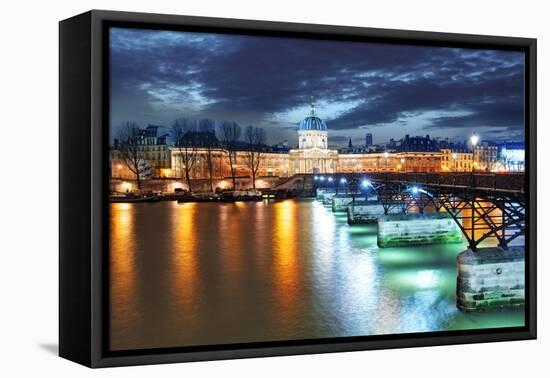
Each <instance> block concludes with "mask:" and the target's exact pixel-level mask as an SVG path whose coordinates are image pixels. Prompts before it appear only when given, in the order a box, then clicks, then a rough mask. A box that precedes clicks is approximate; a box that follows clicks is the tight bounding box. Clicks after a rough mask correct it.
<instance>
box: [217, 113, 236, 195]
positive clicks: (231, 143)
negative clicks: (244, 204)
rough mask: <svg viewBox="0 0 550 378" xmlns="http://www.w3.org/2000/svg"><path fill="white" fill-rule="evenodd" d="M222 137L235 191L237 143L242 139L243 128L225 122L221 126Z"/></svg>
mask: <svg viewBox="0 0 550 378" xmlns="http://www.w3.org/2000/svg"><path fill="white" fill-rule="evenodd" d="M220 134H221V135H220V137H221V141H222V145H223V147H224V148H225V149H226V150H227V157H228V158H229V167H230V169H231V179H232V181H233V190H235V189H236V187H237V186H236V183H235V173H236V165H237V142H238V141H239V139H240V137H241V126H239V124H238V123H236V122H229V121H223V122H222V124H221V125H220Z"/></svg>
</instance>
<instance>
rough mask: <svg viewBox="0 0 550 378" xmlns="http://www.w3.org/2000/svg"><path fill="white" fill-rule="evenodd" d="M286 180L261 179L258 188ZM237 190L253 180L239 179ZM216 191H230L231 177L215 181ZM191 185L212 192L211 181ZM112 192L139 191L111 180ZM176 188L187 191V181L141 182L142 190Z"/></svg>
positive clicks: (130, 183)
mask: <svg viewBox="0 0 550 378" xmlns="http://www.w3.org/2000/svg"><path fill="white" fill-rule="evenodd" d="M285 180H286V178H279V177H271V176H267V177H260V178H258V179H256V188H258V189H263V188H272V187H275V186H277V185H278V184H279V183H281V182H284V181H285ZM235 181H236V186H237V187H236V189H237V190H246V189H250V188H252V180H251V179H250V178H249V177H237V178H236V179H235ZM213 184H214V190H216V189H217V188H219V189H230V188H231V187H232V185H233V182H232V179H231V177H229V178H225V179H223V180H220V179H216V180H213ZM191 185H192V188H193V191H194V192H209V191H210V180H202V179H201V180H191ZM109 186H110V190H111V192H120V193H124V192H127V191H130V192H131V191H135V190H137V185H136V182H135V181H132V180H119V179H111V181H110V185H109ZM176 188H182V189H185V190H187V184H186V182H185V180H182V179H169V178H166V179H149V180H143V181H142V182H141V190H150V191H155V192H157V191H158V192H168V193H173V192H174V190H175V189H176Z"/></svg>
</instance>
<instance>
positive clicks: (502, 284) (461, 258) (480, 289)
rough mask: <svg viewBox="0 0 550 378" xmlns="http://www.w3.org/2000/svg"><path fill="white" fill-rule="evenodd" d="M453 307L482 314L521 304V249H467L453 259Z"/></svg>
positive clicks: (522, 263) (522, 267)
mask: <svg viewBox="0 0 550 378" xmlns="http://www.w3.org/2000/svg"><path fill="white" fill-rule="evenodd" d="M457 270H458V274H457V290H456V294H457V303H456V304H457V307H458V308H459V309H460V310H462V311H467V312H472V311H486V310H492V309H502V308H510V307H523V306H524V305H525V247H520V246H517V247H509V248H508V250H504V249H502V248H498V247H493V248H480V249H479V250H477V251H476V252H473V251H472V250H470V249H468V250H466V251H464V252H461V253H460V254H459V255H458V256H457Z"/></svg>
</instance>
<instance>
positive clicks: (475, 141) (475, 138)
mask: <svg viewBox="0 0 550 378" xmlns="http://www.w3.org/2000/svg"><path fill="white" fill-rule="evenodd" d="M478 142H479V137H478V136H477V135H476V134H473V135H472V136H471V137H470V143H471V144H472V193H471V196H472V206H471V211H472V219H471V222H472V233H471V245H470V248H471V249H472V251H475V249H476V246H475V242H474V240H475V227H474V225H475V223H474V222H475V203H476V196H475V193H474V192H473V191H474V188H475V167H476V164H475V155H476V146H477V144H478Z"/></svg>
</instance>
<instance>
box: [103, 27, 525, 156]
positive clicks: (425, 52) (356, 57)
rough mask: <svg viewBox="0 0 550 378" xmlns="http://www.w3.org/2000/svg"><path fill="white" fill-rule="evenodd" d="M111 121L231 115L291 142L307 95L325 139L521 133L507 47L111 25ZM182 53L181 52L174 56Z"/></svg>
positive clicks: (514, 65)
mask: <svg viewBox="0 0 550 378" xmlns="http://www.w3.org/2000/svg"><path fill="white" fill-rule="evenodd" d="M110 36H111V119H110V121H111V132H112V138H113V135H114V133H116V130H117V126H118V124H120V123H121V122H123V121H127V120H131V121H135V122H138V123H139V124H140V125H141V126H142V127H145V126H146V125H147V124H155V125H163V126H166V127H170V126H171V123H172V121H173V120H174V119H176V118H179V117H182V116H186V117H192V118H211V119H214V120H217V121H222V120H226V119H227V120H231V121H236V122H239V123H240V124H241V125H242V126H243V127H245V126H247V125H249V124H252V125H254V126H258V127H263V128H265V129H266V131H267V137H268V139H267V142H268V144H277V143H279V142H281V141H282V140H285V139H286V140H289V143H291V144H292V143H293V142H294V139H296V130H297V126H298V123H299V122H300V121H301V120H302V119H303V118H305V117H306V116H307V114H308V109H309V104H310V102H311V101H315V104H316V109H317V114H318V116H319V117H320V118H322V119H324V120H325V122H326V123H327V127H328V130H329V131H330V133H329V143H330V144H331V145H337V146H345V145H347V143H348V141H349V138H352V141H353V143H354V144H360V145H362V144H364V141H365V134H366V133H372V134H373V136H374V143H375V144H379V143H382V142H387V141H389V139H390V138H394V139H397V140H398V139H400V138H402V137H404V135H405V134H410V135H411V136H416V135H426V134H430V135H432V136H434V137H441V138H450V139H451V140H465V139H467V138H468V135H470V134H471V133H473V132H474V131H475V132H476V133H478V134H481V135H482V136H483V139H486V140H487V139H489V140H494V141H503V140H519V141H523V139H524V120H523V117H524V104H523V103H524V88H523V86H524V78H523V70H524V61H523V54H522V53H519V52H511V51H491V50H468V49H454V48H452V49H451V48H440V47H419V46H405V45H389V44H375V43H364V42H343V41H325V40H322V41H321V40H305V39H288V38H278V37H277V38H275V37H263V36H262V37H256V36H243V35H221V34H210V33H208V34H202V33H189V32H168V31H153V30H140V29H120V28H112V29H111V35H110ZM182 62H183V63H182Z"/></svg>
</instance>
